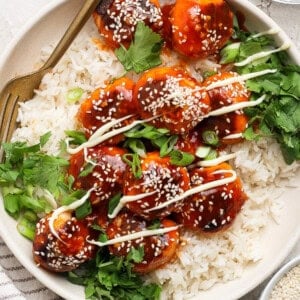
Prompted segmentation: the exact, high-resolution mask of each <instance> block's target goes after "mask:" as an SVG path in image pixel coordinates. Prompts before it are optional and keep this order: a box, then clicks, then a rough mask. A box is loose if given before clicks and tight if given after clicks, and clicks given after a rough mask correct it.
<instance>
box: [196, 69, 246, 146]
mask: <svg viewBox="0 0 300 300" xmlns="http://www.w3.org/2000/svg"><path fill="white" fill-rule="evenodd" d="M236 76H238V74H237V73H234V72H223V73H219V74H216V75H213V76H210V77H208V78H207V79H206V80H205V81H204V83H203V85H204V86H206V87H208V86H209V85H211V84H213V83H214V82H218V81H222V80H226V79H230V78H233V77H236ZM208 95H209V97H210V103H211V107H212V110H217V109H219V108H222V107H225V106H229V105H232V104H236V103H239V102H246V101H249V98H250V92H249V91H248V90H247V88H246V86H245V84H244V83H241V82H235V83H232V84H227V85H224V86H222V87H219V88H214V89H210V90H209V91H208ZM247 125H248V117H247V116H246V115H245V113H244V112H243V111H242V110H236V111H234V112H230V113H226V114H223V115H219V116H216V117H209V118H207V119H205V120H204V121H203V122H201V123H200V124H199V125H198V126H197V128H196V130H197V131H198V132H199V133H200V134H201V135H202V133H203V132H205V131H214V132H215V133H216V134H217V136H218V137H219V140H220V142H221V144H233V143H238V142H240V141H241V137H239V136H238V135H237V138H235V137H234V136H232V137H230V136H231V135H233V134H234V135H235V134H241V133H243V132H244V131H245V129H246V128H247ZM227 136H228V137H229V138H227Z"/></svg>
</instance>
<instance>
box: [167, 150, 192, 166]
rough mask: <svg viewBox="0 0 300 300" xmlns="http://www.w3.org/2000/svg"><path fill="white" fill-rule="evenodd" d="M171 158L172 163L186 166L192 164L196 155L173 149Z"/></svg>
mask: <svg viewBox="0 0 300 300" xmlns="http://www.w3.org/2000/svg"><path fill="white" fill-rule="evenodd" d="M170 158H171V160H170V162H171V164H172V165H175V166H181V167H185V166H188V165H190V164H191V163H192V162H193V161H194V159H195V156H194V155H193V154H190V153H187V152H183V151H180V150H173V151H172V152H171V153H170Z"/></svg>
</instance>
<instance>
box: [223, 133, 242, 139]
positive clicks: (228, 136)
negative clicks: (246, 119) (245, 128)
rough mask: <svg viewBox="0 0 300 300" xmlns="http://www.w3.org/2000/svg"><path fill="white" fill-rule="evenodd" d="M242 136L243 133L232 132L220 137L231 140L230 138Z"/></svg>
mask: <svg viewBox="0 0 300 300" xmlns="http://www.w3.org/2000/svg"><path fill="white" fill-rule="evenodd" d="M242 137H243V133H233V134H229V135H226V136H224V137H223V138H222V139H224V140H231V139H239V138H242Z"/></svg>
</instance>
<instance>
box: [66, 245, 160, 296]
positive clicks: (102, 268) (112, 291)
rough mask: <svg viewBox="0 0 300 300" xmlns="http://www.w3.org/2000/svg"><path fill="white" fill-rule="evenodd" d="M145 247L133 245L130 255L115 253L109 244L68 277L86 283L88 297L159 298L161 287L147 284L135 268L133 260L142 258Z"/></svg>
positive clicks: (75, 281)
mask: <svg viewBox="0 0 300 300" xmlns="http://www.w3.org/2000/svg"><path fill="white" fill-rule="evenodd" d="M143 256H144V251H143V247H139V248H138V249H132V250H131V251H130V252H129V254H128V256H127V257H114V256H112V255H110V254H109V251H108V250H107V248H105V247H104V248H101V250H99V252H98V253H97V256H96V258H95V259H94V260H91V261H89V262H87V263H85V264H83V265H81V266H80V267H79V268H78V269H77V270H75V271H73V272H69V273H68V280H69V281H70V282H72V283H74V284H78V285H84V286H85V296H86V298H87V299H103V300H107V299H112V300H113V299H119V300H133V299H141V300H158V299H159V298H160V293H161V287H160V286H159V285H156V284H144V283H143V280H142V279H141V277H140V276H139V275H138V274H136V273H134V272H133V264H132V262H136V263H138V262H141V261H142V259H143Z"/></svg>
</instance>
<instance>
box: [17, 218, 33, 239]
mask: <svg viewBox="0 0 300 300" xmlns="http://www.w3.org/2000/svg"><path fill="white" fill-rule="evenodd" d="M35 226H36V225H35V223H34V222H32V221H31V220H28V219H27V218H26V217H25V216H24V215H23V216H21V217H20V219H19V221H18V224H17V229H18V231H19V233H20V234H22V235H23V236H25V237H26V238H28V239H29V240H32V241H33V239H34V236H35Z"/></svg>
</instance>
